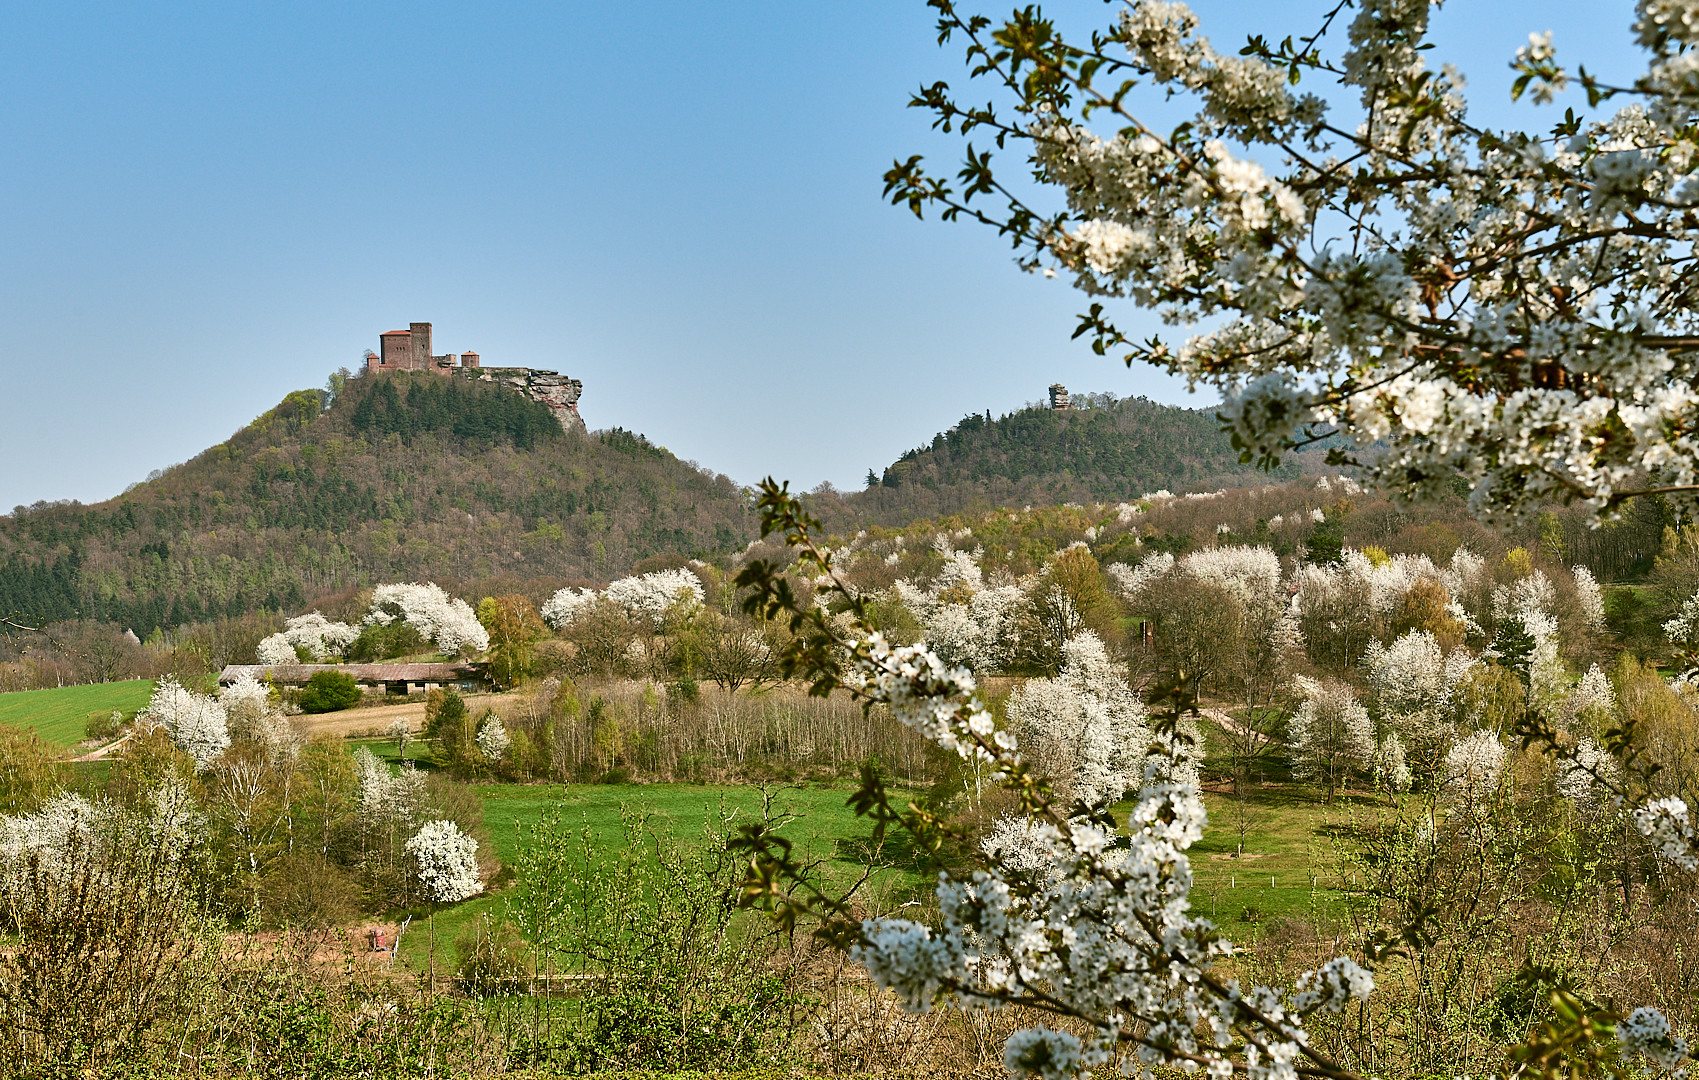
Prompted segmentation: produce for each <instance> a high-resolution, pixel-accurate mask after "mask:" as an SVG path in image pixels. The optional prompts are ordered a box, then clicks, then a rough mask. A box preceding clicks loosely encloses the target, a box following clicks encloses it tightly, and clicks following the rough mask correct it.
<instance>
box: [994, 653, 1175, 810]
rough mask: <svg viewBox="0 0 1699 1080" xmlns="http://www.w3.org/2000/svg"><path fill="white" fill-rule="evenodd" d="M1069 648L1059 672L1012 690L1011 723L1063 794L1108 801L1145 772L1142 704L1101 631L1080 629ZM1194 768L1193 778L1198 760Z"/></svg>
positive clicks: (1079, 800)
mask: <svg viewBox="0 0 1699 1080" xmlns="http://www.w3.org/2000/svg"><path fill="white" fill-rule="evenodd" d="M1064 656H1065V659H1064V660H1063V662H1062V670H1061V671H1060V672H1059V673H1058V674H1057V676H1056V677H1055V678H1054V679H1030V680H1028V681H1027V682H1026V683H1024V684H1023V685H1022V686H1020V687H1019V688H1018V689H1016V690H1015V692H1014V693H1012V694H1010V695H1009V701H1008V705H1007V713H1008V722H1009V728H1010V730H1011V731H1013V732H1014V733H1015V736H1016V737H1017V738H1018V739H1020V741H1021V745H1023V746H1025V747H1026V748H1027V754H1028V761H1029V763H1030V764H1031V765H1032V767H1033V768H1035V769H1036V770H1038V771H1039V772H1040V773H1042V774H1043V775H1045V776H1047V777H1048V778H1049V779H1050V781H1051V784H1052V785H1053V787H1054V790H1055V792H1056V794H1057V796H1058V797H1059V798H1061V799H1062V800H1063V801H1064V802H1067V803H1071V804H1077V805H1083V806H1091V807H1096V806H1105V805H1108V804H1110V803H1113V802H1115V801H1116V800H1118V799H1120V798H1121V796H1122V795H1124V794H1125V793H1126V791H1127V789H1128V788H1134V787H1137V786H1138V784H1139V783H1140V782H1142V781H1143V779H1144V772H1145V761H1146V759H1147V757H1148V756H1149V755H1150V753H1151V750H1152V747H1151V732H1150V728H1149V726H1148V725H1147V724H1146V723H1145V709H1144V704H1143V703H1142V702H1140V701H1139V699H1138V698H1137V697H1136V696H1134V694H1133V692H1132V689H1131V688H1130V687H1129V686H1128V685H1127V678H1126V673H1125V672H1124V671H1122V670H1120V668H1119V667H1118V665H1116V664H1115V663H1114V662H1113V661H1111V660H1110V659H1109V655H1108V653H1106V652H1105V651H1104V648H1103V642H1102V641H1101V640H1100V639H1099V638H1098V636H1097V635H1096V634H1093V633H1092V632H1091V631H1089V630H1086V631H1082V632H1081V633H1079V634H1077V635H1076V636H1075V637H1074V638H1073V639H1072V640H1070V641H1069V642H1068V644H1067V646H1066V647H1065V649H1064ZM1164 761H1166V759H1164ZM1189 775H1190V777H1191V778H1192V779H1194V780H1195V779H1196V767H1195V765H1194V766H1193V767H1192V768H1191V770H1190V773H1189Z"/></svg>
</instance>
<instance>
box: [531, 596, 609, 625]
mask: <svg viewBox="0 0 1699 1080" xmlns="http://www.w3.org/2000/svg"><path fill="white" fill-rule="evenodd" d="M596 597H597V593H596V591H595V590H594V589H575V588H572V587H571V586H568V587H567V588H564V589H561V590H560V591H559V592H557V593H555V594H554V595H553V596H551V597H549V598H548V599H547V600H545V601H544V602H543V610H542V616H543V621H544V622H546V623H548V624H549V625H550V626H552V627H554V628H555V629H556V630H565V629H566V628H567V627H568V626H570V625H571V624H572V620H574V619H576V618H577V617H578V616H579V615H581V614H583V613H584V612H586V611H589V610H590V609H591V608H593V607H595V606H596Z"/></svg>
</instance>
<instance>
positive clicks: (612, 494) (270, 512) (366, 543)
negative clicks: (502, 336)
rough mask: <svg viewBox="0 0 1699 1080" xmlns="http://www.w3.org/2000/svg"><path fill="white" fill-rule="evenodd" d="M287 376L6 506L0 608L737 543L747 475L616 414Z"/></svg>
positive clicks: (614, 561)
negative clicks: (205, 434) (615, 423)
mask: <svg viewBox="0 0 1699 1080" xmlns="http://www.w3.org/2000/svg"><path fill="white" fill-rule="evenodd" d="M325 398H326V395H325V394H323V393H321V392H319V391H299V392H296V393H293V394H290V395H289V396H288V397H286V398H285V399H284V400H283V401H282V402H281V403H280V404H279V405H278V406H277V407H276V408H274V409H272V410H270V411H268V412H266V413H265V414H264V415H262V416H260V417H259V418H258V419H256V420H255V421H254V422H253V423H251V424H249V425H248V426H247V427H245V428H243V429H242V430H241V431H238V432H237V433H236V434H235V435H233V436H231V437H230V439H228V440H227V441H225V442H223V443H220V444H219V445H217V446H214V447H212V448H211V449H209V450H207V451H205V452H203V453H201V454H200V455H198V456H196V457H195V458H194V459H192V460H191V461H188V462H186V463H185V464H182V465H179V466H176V467H175V468H172V469H170V470H167V471H166V472H164V473H163V474H162V475H160V476H158V477H157V478H155V479H152V480H149V481H148V482H146V483H143V484H140V485H138V486H136V487H134V488H133V489H131V490H130V491H127V492H125V493H124V494H123V495H120V496H119V497H117V498H115V499H111V500H109V501H107V502H103V503H99V504H96V505H93V506H84V505H81V504H78V503H55V504H44V503H38V504H36V505H35V506H33V507H28V508H20V509H19V510H18V511H16V512H14V513H13V514H11V515H9V516H5V517H0V612H12V613H18V614H22V615H27V616H29V617H30V618H33V619H40V620H45V621H56V620H64V619H72V618H85V619H100V620H106V621H111V622H115V623H119V624H121V625H124V626H128V627H130V628H132V629H134V630H135V631H136V633H137V634H139V635H142V636H144V637H145V636H146V635H147V634H148V633H149V631H150V630H152V629H153V628H155V627H159V626H175V625H180V624H183V623H188V622H194V621H198V620H203V619H215V618H219V617H227V616H235V615H240V614H244V613H247V612H251V611H256V610H261V609H267V610H273V611H293V610H295V609H296V608H298V607H299V606H300V605H302V604H304V603H305V602H307V601H308V600H309V599H311V598H312V597H315V596H318V595H321V594H324V593H328V592H333V591H337V590H341V589H348V588H353V587H356V586H361V585H369V584H371V583H373V582H376V581H396V580H437V581H470V580H475V579H481V578H491V577H515V576H517V577H525V578H537V577H555V578H562V579H567V578H585V579H590V578H600V577H606V576H608V575H610V574H618V573H622V572H624V571H625V570H627V569H629V568H630V566H631V565H632V564H634V563H635V562H637V561H638V560H640V559H643V558H645V557H647V556H650V555H654V554H657V553H661V552H668V551H672V552H677V553H679V554H683V555H689V556H698V555H712V554H714V553H718V552H724V551H730V550H734V549H736V548H740V547H742V546H743V545H744V544H745V543H746V542H747V541H748V540H749V539H750V537H751V536H752V535H753V526H752V520H753V519H752V518H751V516H750V514H749V512H748V509H747V507H746V504H745V502H744V499H743V496H742V495H741V493H740V492H739V489H738V487H737V486H736V485H735V484H734V483H733V482H732V481H731V480H730V479H729V478H727V477H725V476H716V475H714V474H713V473H711V472H708V471H706V470H702V469H699V468H698V467H696V466H695V465H693V464H691V463H688V462H683V461H680V460H679V459H677V458H676V457H674V456H673V455H672V454H671V453H670V452H668V451H667V450H665V449H664V448H662V447H658V446H655V445H653V444H651V443H649V442H648V441H647V440H646V439H644V438H643V437H641V436H638V435H635V434H632V433H630V432H626V431H623V430H620V429H617V428H616V429H614V430H613V431H608V432H602V433H598V434H591V435H589V436H580V435H569V434H566V433H563V432H562V431H561V430H560V427H559V425H558V424H557V423H556V422H555V420H554V417H553V416H552V415H551V414H550V412H549V411H548V409H546V408H545V407H543V406H542V405H539V404H537V403H535V402H532V401H530V400H527V399H526V398H524V397H521V396H519V395H517V394H513V393H510V392H508V391H506V390H505V389H503V388H500V387H496V386H490V385H484V384H479V383H475V382H466V381H462V380H458V379H456V380H447V379H440V378H439V377H437V376H435V375H432V374H424V375H406V374H392V375H383V376H376V377H367V378H362V379H355V380H351V381H349V382H348V383H347V384H346V386H345V388H344V389H343V391H342V392H341V393H340V394H339V395H337V397H336V399H335V400H334V401H332V402H330V404H329V407H328V408H326V407H325Z"/></svg>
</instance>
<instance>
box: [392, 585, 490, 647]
mask: <svg viewBox="0 0 1699 1080" xmlns="http://www.w3.org/2000/svg"><path fill="white" fill-rule="evenodd" d="M397 619H400V620H402V621H404V622H406V623H407V624H408V625H409V626H411V627H412V628H413V629H415V630H417V631H418V632H419V636H420V637H422V638H424V639H425V640H426V641H429V642H431V643H433V644H434V645H436V647H437V648H438V649H440V650H441V651H443V652H444V653H448V654H449V655H454V654H457V653H467V652H471V653H481V652H483V651H484V650H485V649H488V648H489V647H490V635H489V632H488V631H486V630H485V629H484V627H483V624H482V623H480V622H478V616H477V615H476V614H474V613H473V611H472V608H471V605H469V604H467V603H466V601H464V600H461V599H458V598H456V597H450V596H449V595H448V594H447V593H445V592H443V590H442V586H440V585H437V584H435V583H427V584H424V585H420V584H412V585H379V586H378V587H377V588H376V589H373V590H372V608H371V611H370V612H369V613H368V614H367V615H366V619H365V621H366V622H367V623H368V624H370V625H375V626H388V625H390V624H391V623H393V622H394V621H395V620H397Z"/></svg>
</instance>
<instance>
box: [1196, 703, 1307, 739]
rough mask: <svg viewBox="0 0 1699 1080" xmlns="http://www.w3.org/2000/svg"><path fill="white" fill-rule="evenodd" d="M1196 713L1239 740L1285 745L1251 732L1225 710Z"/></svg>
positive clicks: (1206, 710)
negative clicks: (1207, 718)
mask: <svg viewBox="0 0 1699 1080" xmlns="http://www.w3.org/2000/svg"><path fill="white" fill-rule="evenodd" d="M1198 712H1199V713H1200V714H1202V715H1204V716H1207V717H1209V718H1210V719H1211V720H1213V721H1215V723H1216V724H1217V725H1218V726H1220V727H1223V728H1226V729H1227V730H1228V731H1231V732H1232V733H1233V734H1235V735H1237V736H1239V737H1240V738H1241V739H1248V740H1251V741H1254V742H1263V743H1267V744H1268V745H1269V746H1284V745H1286V744H1285V743H1283V742H1281V741H1280V740H1279V739H1276V738H1272V737H1270V736H1268V735H1265V734H1263V733H1262V732H1260V731H1255V730H1252V729H1251V728H1248V727H1246V726H1245V725H1244V724H1241V723H1239V721H1237V720H1235V719H1233V718H1232V717H1231V716H1229V715H1227V710H1226V709H1202V708H1200V709H1199V710H1198Z"/></svg>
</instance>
